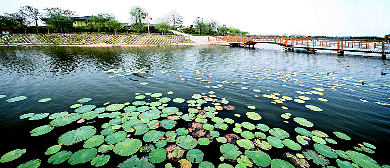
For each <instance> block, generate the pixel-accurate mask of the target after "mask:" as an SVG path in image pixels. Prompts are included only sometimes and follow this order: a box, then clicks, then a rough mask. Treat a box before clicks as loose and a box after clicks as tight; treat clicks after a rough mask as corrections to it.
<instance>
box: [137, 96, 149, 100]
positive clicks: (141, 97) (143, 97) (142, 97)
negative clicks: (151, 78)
mask: <svg viewBox="0 0 390 168" xmlns="http://www.w3.org/2000/svg"><path fill="white" fill-rule="evenodd" d="M145 97H146V96H145V95H138V96H135V97H134V99H138V100H140V99H145Z"/></svg>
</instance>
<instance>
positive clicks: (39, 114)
mask: <svg viewBox="0 0 390 168" xmlns="http://www.w3.org/2000/svg"><path fill="white" fill-rule="evenodd" d="M47 116H49V113H38V114H35V115H34V116H32V117H30V118H29V119H28V120H40V119H44V118H46V117H47Z"/></svg>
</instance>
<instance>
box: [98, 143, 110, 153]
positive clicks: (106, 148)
mask: <svg viewBox="0 0 390 168" xmlns="http://www.w3.org/2000/svg"><path fill="white" fill-rule="evenodd" d="M112 149H114V145H102V146H100V147H99V149H98V152H101V153H105V152H107V151H109V150H112Z"/></svg>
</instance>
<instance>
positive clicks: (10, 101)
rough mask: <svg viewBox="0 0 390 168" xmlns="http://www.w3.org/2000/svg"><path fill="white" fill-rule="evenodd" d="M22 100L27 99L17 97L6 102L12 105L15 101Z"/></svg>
mask: <svg viewBox="0 0 390 168" xmlns="http://www.w3.org/2000/svg"><path fill="white" fill-rule="evenodd" d="M24 99H27V97H26V96H18V97H14V98H10V99H8V100H6V101H7V102H9V103H13V102H17V101H22V100H24Z"/></svg>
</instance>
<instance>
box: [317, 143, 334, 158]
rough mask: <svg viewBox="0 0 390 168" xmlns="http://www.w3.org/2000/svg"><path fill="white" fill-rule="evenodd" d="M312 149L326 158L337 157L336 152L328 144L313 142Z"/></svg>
mask: <svg viewBox="0 0 390 168" xmlns="http://www.w3.org/2000/svg"><path fill="white" fill-rule="evenodd" d="M314 149H315V150H316V151H317V152H318V153H320V154H321V155H324V156H325V157H328V158H337V157H338V156H337V153H336V152H334V151H333V150H332V149H331V148H330V147H329V146H327V145H322V144H318V143H316V144H314Z"/></svg>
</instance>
